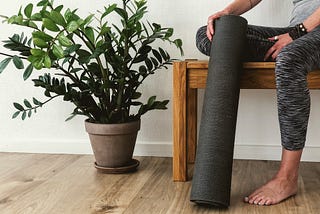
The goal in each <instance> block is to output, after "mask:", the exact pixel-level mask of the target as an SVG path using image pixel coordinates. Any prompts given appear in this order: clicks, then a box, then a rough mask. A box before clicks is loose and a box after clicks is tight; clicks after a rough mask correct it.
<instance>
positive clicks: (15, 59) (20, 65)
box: [12, 55, 24, 69]
mask: <svg viewBox="0 0 320 214" xmlns="http://www.w3.org/2000/svg"><path fill="white" fill-rule="evenodd" d="M12 61H13V64H14V65H15V66H16V68H17V69H23V68H24V66H23V62H22V60H21V59H20V58H19V57H18V56H17V55H15V56H13V57H12Z"/></svg>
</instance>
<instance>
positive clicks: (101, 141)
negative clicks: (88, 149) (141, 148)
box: [85, 120, 140, 169]
mask: <svg viewBox="0 0 320 214" xmlns="http://www.w3.org/2000/svg"><path fill="white" fill-rule="evenodd" d="M85 128H86V131H87V132H88V134H89V138H90V142H91V146H92V150H93V153H94V156H95V159H96V166H99V167H104V168H106V169H112V168H121V167H126V166H128V165H130V164H132V160H133V159H132V156H133V150H134V147H135V143H136V139H137V133H138V131H139V130H140V120H139V121H134V122H129V123H121V124H98V123H90V122H88V121H87V120H86V121H85Z"/></svg>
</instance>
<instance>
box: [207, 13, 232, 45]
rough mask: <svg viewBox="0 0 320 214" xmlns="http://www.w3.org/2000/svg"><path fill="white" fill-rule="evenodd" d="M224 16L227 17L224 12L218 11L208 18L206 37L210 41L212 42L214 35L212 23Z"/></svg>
mask: <svg viewBox="0 0 320 214" xmlns="http://www.w3.org/2000/svg"><path fill="white" fill-rule="evenodd" d="M224 15H228V13H227V12H226V11H224V10H222V11H219V12H217V13H215V14H213V15H211V16H209V18H208V22H207V37H208V39H209V40H210V41H211V40H212V37H213V34H214V24H213V23H214V21H215V20H216V19H218V18H220V17H221V16H224Z"/></svg>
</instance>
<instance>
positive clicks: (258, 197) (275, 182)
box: [244, 177, 298, 205]
mask: <svg viewBox="0 0 320 214" xmlns="http://www.w3.org/2000/svg"><path fill="white" fill-rule="evenodd" d="M297 191H298V179H297V178H290V179H287V178H283V177H282V178H281V177H275V178H273V179H272V180H271V181H269V182H268V183H266V184H265V185H263V186H262V187H260V188H259V189H257V190H256V191H254V192H253V193H252V194H251V195H250V196H248V197H245V198H244V201H245V202H247V203H249V204H256V205H273V204H277V203H279V202H281V201H283V200H285V199H287V198H289V197H290V196H293V195H295V194H296V193H297Z"/></svg>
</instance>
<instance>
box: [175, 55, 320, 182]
mask: <svg viewBox="0 0 320 214" xmlns="http://www.w3.org/2000/svg"><path fill="white" fill-rule="evenodd" d="M274 68H275V63H274V62H246V63H244V64H243V73H242V75H241V84H240V87H241V88H242V89H275V75H274ZM207 73H208V61H197V60H190V61H189V60H187V61H179V62H174V64H173V180H174V181H187V179H188V177H187V176H188V163H194V161H195V155H196V147H197V90H198V89H199V88H205V86H206V79H207ZM308 85H309V88H310V89H320V70H315V71H312V72H310V73H309V74H308Z"/></svg>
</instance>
